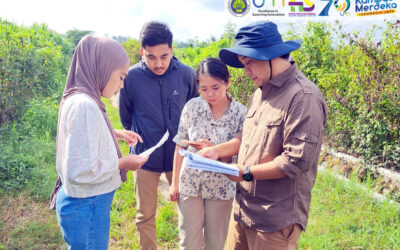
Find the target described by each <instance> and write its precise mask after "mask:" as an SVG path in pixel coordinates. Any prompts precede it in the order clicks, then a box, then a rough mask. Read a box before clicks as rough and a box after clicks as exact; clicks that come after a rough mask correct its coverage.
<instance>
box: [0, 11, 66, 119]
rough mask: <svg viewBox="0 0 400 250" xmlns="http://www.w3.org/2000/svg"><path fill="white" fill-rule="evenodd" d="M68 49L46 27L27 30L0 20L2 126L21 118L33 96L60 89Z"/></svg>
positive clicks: (47, 93)
mask: <svg viewBox="0 0 400 250" xmlns="http://www.w3.org/2000/svg"><path fill="white" fill-rule="evenodd" d="M69 50H70V43H68V42H67V41H66V40H64V39H63V38H62V36H61V35H59V34H57V33H55V32H53V31H50V30H48V28H47V26H46V25H38V24H34V25H32V26H31V27H30V28H25V27H23V26H17V25H15V24H13V23H10V22H7V21H3V20H1V19H0V109H1V113H0V125H1V124H2V123H4V122H5V121H6V120H13V119H16V118H18V117H21V115H22V114H23V111H24V108H25V105H26V103H27V102H28V101H29V100H30V99H31V98H32V97H35V96H36V97H46V96H51V95H52V94H53V93H55V92H57V91H58V90H59V89H60V87H61V83H62V77H63V76H64V75H65V74H66V72H67V65H68V63H69V59H68V58H69V57H68V53H69Z"/></svg>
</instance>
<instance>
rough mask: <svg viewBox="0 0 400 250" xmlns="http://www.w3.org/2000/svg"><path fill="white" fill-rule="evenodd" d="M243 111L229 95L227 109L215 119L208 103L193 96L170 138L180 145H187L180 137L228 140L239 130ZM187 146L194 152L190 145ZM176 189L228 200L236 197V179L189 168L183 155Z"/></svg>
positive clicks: (205, 196)
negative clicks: (176, 129) (172, 137)
mask: <svg viewBox="0 0 400 250" xmlns="http://www.w3.org/2000/svg"><path fill="white" fill-rule="evenodd" d="M230 98H231V97H230ZM245 115H246V107H245V106H243V105H242V104H240V103H238V102H236V101H234V100H233V99H232V102H231V105H230V107H229V109H228V110H226V111H225V113H224V114H223V115H222V116H221V117H220V118H219V119H218V120H214V117H213V115H212V112H211V109H210V106H209V104H208V103H207V102H206V101H205V100H204V99H203V98H202V97H196V98H193V99H191V100H190V101H189V102H187V103H186V105H185V107H184V108H183V111H182V115H181V120H180V122H179V128H178V133H177V135H176V136H175V137H174V139H173V141H174V142H175V143H176V144H177V145H180V146H182V147H185V146H186V145H183V144H182V140H190V141H197V140H199V139H207V140H209V141H210V142H211V143H212V144H213V145H216V144H219V143H222V142H226V141H229V140H231V139H233V138H234V137H235V136H237V135H238V134H239V133H240V132H241V131H242V128H243V121H244V118H245ZM187 150H188V151H190V152H193V153H196V152H197V150H196V149H195V148H193V147H190V146H189V147H188V149H187ZM179 193H181V194H185V195H189V196H198V195H200V194H201V196H202V198H203V199H211V200H231V199H233V198H234V197H235V183H233V182H231V181H230V180H229V179H228V177H226V176H225V175H224V174H221V173H216V172H211V171H202V170H197V169H192V168H188V167H187V164H186V157H185V158H184V159H183V162H182V167H181V173H180V180H179Z"/></svg>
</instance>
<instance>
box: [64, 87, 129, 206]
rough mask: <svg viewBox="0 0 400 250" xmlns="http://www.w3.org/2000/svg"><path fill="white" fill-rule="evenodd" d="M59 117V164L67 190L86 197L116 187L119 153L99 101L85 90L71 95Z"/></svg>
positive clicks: (118, 178)
mask: <svg viewBox="0 0 400 250" xmlns="http://www.w3.org/2000/svg"><path fill="white" fill-rule="evenodd" d="M59 119H60V122H59V128H58V142H57V146H58V150H57V156H56V158H57V159H56V168H57V172H58V174H59V176H60V177H61V180H62V183H63V187H64V190H65V193H66V194H67V195H68V196H71V197H76V198H84V197H89V196H95V195H100V194H105V193H109V192H111V191H113V190H115V189H117V188H118V187H119V186H120V185H121V177H120V174H119V170H118V154H117V150H116V148H115V145H114V141H113V138H112V136H111V133H110V130H109V129H108V127H107V123H106V121H105V120H104V117H103V114H102V113H101V110H100V108H99V107H98V106H97V104H96V102H95V101H94V100H93V99H92V98H91V97H89V96H88V95H86V94H75V95H72V96H70V97H68V98H67V99H66V100H65V102H64V104H63V108H62V111H61V114H60V118H59Z"/></svg>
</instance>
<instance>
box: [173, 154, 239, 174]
mask: <svg viewBox="0 0 400 250" xmlns="http://www.w3.org/2000/svg"><path fill="white" fill-rule="evenodd" d="M179 154H181V155H182V156H186V157H187V165H188V167H189V168H193V169H198V170H206V171H213V172H218V173H223V174H229V175H234V176H239V169H238V168H235V167H233V166H231V165H229V164H226V163H222V162H219V161H214V160H211V159H207V158H204V157H201V156H199V155H197V154H194V153H191V152H189V151H186V150H184V149H181V148H180V149H179Z"/></svg>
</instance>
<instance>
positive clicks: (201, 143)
mask: <svg viewBox="0 0 400 250" xmlns="http://www.w3.org/2000/svg"><path fill="white" fill-rule="evenodd" d="M182 142H183V143H184V144H187V145H188V146H191V147H193V148H195V149H196V150H202V149H203V148H207V147H211V146H212V145H213V144H212V143H211V142H210V141H209V140H206V139H200V140H197V141H188V140H182Z"/></svg>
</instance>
